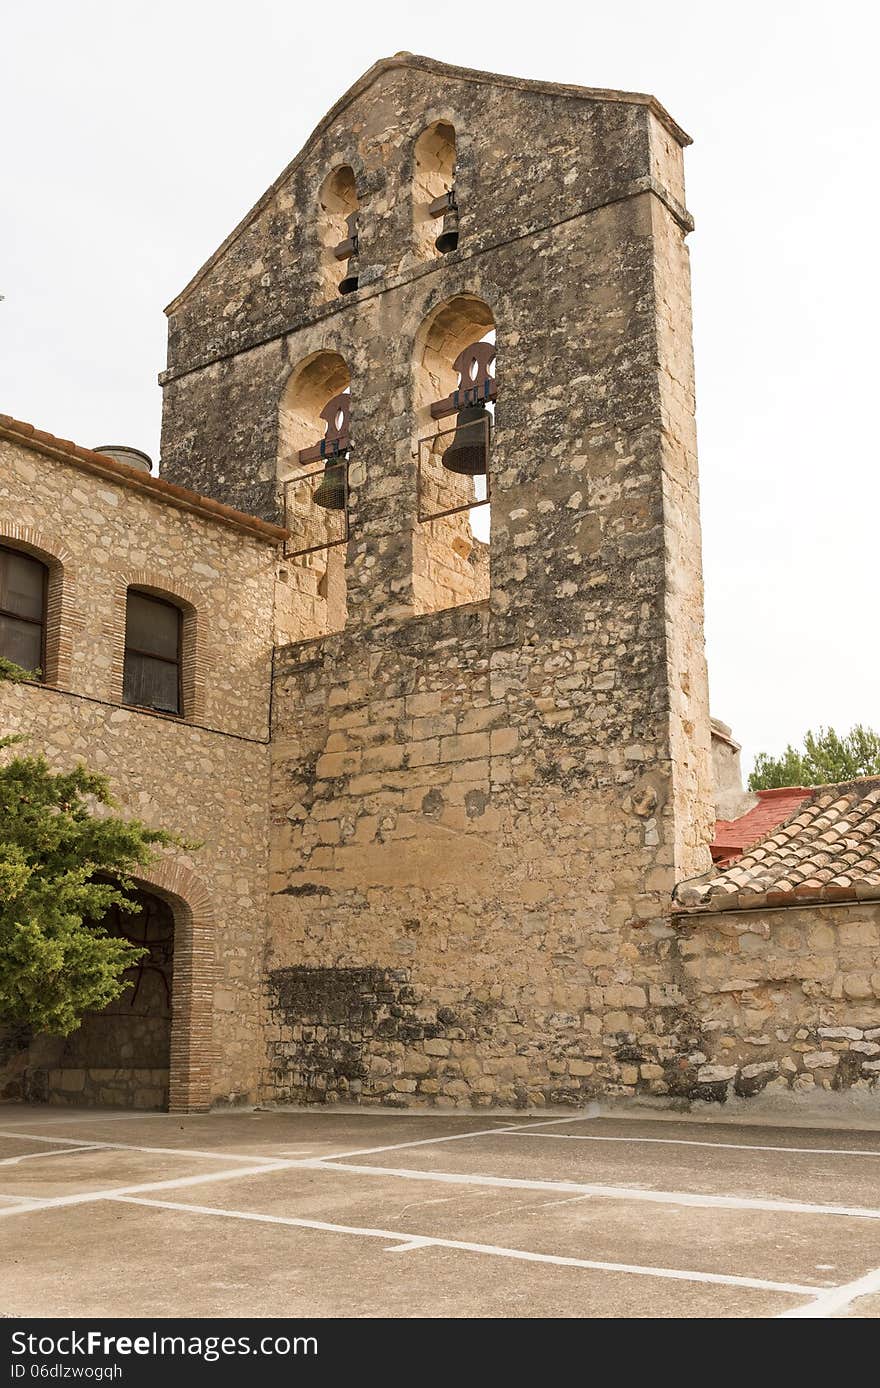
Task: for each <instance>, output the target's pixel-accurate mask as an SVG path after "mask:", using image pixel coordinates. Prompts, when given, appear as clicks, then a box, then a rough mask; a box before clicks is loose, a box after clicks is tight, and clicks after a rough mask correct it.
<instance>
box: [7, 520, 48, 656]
mask: <svg viewBox="0 0 880 1388" xmlns="http://www.w3.org/2000/svg"><path fill="white" fill-rule="evenodd" d="M46 578H47V569H46V566H45V564H41V563H40V561H39V559H34V558H32V557H31V555H29V554H22V553H21V551H20V550H16V549H6V548H5V547H0V656H4V657H5V658H6V659H7V660H12V661H14V662H15V664H16V665H20V666H21V667H22V669H24V670H30V671H37V670H42V669H43V664H44V647H45V629H46Z"/></svg>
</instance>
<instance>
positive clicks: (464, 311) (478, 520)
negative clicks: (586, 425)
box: [413, 294, 495, 612]
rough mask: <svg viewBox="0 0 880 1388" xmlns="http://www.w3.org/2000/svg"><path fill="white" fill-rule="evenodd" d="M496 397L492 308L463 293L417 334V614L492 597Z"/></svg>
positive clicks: (429, 320) (415, 571)
mask: <svg viewBox="0 0 880 1388" xmlns="http://www.w3.org/2000/svg"><path fill="white" fill-rule="evenodd" d="M494 398H495V322H494V317H493V314H492V310H491V309H490V308H489V306H488V304H486V303H485V302H484V300H482V299H479V298H477V297H476V296H474V295H468V294H461V295H457V296H456V297H455V298H454V299H451V300H449V301H447V302H446V303H445V304H441V305H440V306H439V307H437V308H436V309H434V311H433V312H432V313H431V314H429V315H428V317H427V318H426V319H425V321H424V322H423V324H422V326H421V328H420V329H419V331H418V333H417V335H416V341H415V352H414V360H413V403H414V420H415V427H416V438H415V441H414V452H415V454H416V458H417V468H418V526H417V531H416V536H415V542H414V554H413V589H414V595H415V602H416V607H417V610H418V611H422V612H433V611H439V610H441V609H442V608H446V607H458V606H461V605H462V604H464V603H469V602H479V601H482V600H484V599H486V598H488V596H489V535H490V506H489V504H488V495H489V491H488V488H489V472H490V468H491V440H492V431H493V425H494V418H493V416H494Z"/></svg>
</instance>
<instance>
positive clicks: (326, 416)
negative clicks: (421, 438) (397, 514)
mask: <svg viewBox="0 0 880 1388" xmlns="http://www.w3.org/2000/svg"><path fill="white" fill-rule="evenodd" d="M350 411H351V377H350V374H349V370H348V366H347V365H346V363H345V360H344V358H343V357H341V356H340V355H339V353H338V352H330V351H326V352H315V353H313V354H312V355H311V356H309V357H306V358H305V359H304V360H303V361H301V362H300V363H299V364H298V365H297V366H296V367H295V368H294V370H293V372H292V373H291V375H290V377H289V379H288V381H287V384H286V386H285V388H284V391H283V393H282V396H281V400H280V403H279V411H278V455H277V477H278V483H279V490H280V492H281V500H282V505H283V509H284V516H285V524H286V526H287V528H288V530H289V532H290V539H289V541H288V542H287V544H286V546H285V556H284V559H283V562H282V564H281V565H280V567H279V570H278V579H279V581H278V584H277V585H276V594H277V602H276V613H277V616H276V623H277V628H278V631H277V639H278V640H280V641H300V640H305V639H308V638H310V637H315V636H324V635H326V634H327V633H328V632H331V631H340V630H341V629H342V628H343V627H344V626H345V620H346V608H347V601H346V580H345V540H346V538H347V534H348V529H347V525H348V509H347V496H348V483H347V462H348V457H349V453H350V447H349V445H350Z"/></svg>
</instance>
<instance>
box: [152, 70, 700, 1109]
mask: <svg viewBox="0 0 880 1388" xmlns="http://www.w3.org/2000/svg"><path fill="white" fill-rule="evenodd" d="M402 112H406V113H408V114H407V115H405V116H402V115H401V113H402ZM440 127H442V129H441V128H440ZM444 131H445V132H447V133H446V134H445V135H444V134H443V132H444ZM425 132H431V139H432V150H433V157H434V159H435V162H436V163H438V164H442V159H441V158H440V156H439V155H438V154H437V150H438V148H440V147H441V146H443V144H444V141H445V147H446V149H447V153H448V159H447V166H446V167H447V179H448V181H449V182H451V183H453V184H454V190H455V197H456V201H457V205H458V210H459V216H460V232H459V241H458V247H457V249H456V250H454V251H453V252H452V253H450V254H446V255H439V254H437V253H436V252H435V251H434V249H433V244H432V242H431V241H430V240H426V238H425V237H424V236H423V235H422V230H421V229H422V224H423V222H424V215H425V206H424V202H423V201H421V199H424V198H425V197H426V192H425V175H424V173H423V171H422V165H420V149H421V148H423V144H422V142H423V139H424V135H425ZM687 143H688V137H687V136H686V135H684V133H683V132H682V131H681V130H680V128H679V127H678V126H677V125H676V124H675V122H674V121H673V120H672V119H671V118H670V117H669V116H668V115H667V113H666V112H665V111H664V110H663V109H662V107H660V106H659V105H658V104H657V103H656V102H655V101H654V100H653V99H652V98H648V97H640V96H628V95H625V94H621V93H615V92H591V91H586V90H583V89H578V88H563V87H555V86H545V85H542V84H538V83H532V82H521V81H514V80H512V79H501V78H493V77H489V76H487V75H485V74H480V73H473V72H467V71H463V70H459V69H453V68H447V67H445V66H443V65H441V64H437V63H433V62H430V61H429V60H426V59H420V58H413V57H412V56H411V55H398V57H396V58H394V59H390V60H387V61H385V62H383V63H380V64H378V65H377V67H376V68H374V69H372V70H371V72H369V73H368V74H367V75H366V76H365V77H364V78H363V79H362V80H361V81H360V82H359V83H358V84H357V85H356V86H355V87H354V88H353V89H352V90H351V91H350V92H349V93H348V94H347V95H346V96H345V97H344V98H343V99H342V101H341V102H340V103H338V105H337V106H336V107H335V108H334V109H333V110H332V111H331V112H330V114H329V115H328V116H327V118H326V119H325V120H324V121H323V122H322V124H321V125H320V126H319V128H318V130H317V131H316V132H315V135H314V136H313V137H312V139H311V140H310V141H309V142H308V144H307V145H306V147H305V149H304V151H303V152H302V154H301V155H300V156H299V157H298V158H297V159H296V160H295V161H294V162H293V164H292V165H291V166H290V168H289V169H287V170H286V171H285V173H284V174H283V175H282V176H281V178H280V179H279V180H278V181H277V183H276V184H275V185H273V187H272V188H271V189H270V190H269V192H268V193H267V194H266V196H265V197H264V198H263V199H261V201H260V202H259V203H258V204H257V206H256V208H255V209H254V210H253V212H252V213H251V214H249V216H248V217H247V218H246V219H245V221H244V222H243V223H242V225H241V226H240V227H239V228H238V229H237V230H236V232H234V233H233V235H232V236H231V237H230V238H229V239H228V240H227V241H226V242H225V243H224V246H223V247H221V248H220V250H219V251H218V253H217V254H216V255H215V256H214V257H213V258H212V259H211V260H210V261H209V262H208V264H207V265H206V266H205V267H204V269H203V270H202V271H200V272H199V274H198V275H197V276H196V278H195V280H194V281H193V282H192V283H191V284H190V286H189V287H188V288H187V289H186V290H185V291H184V293H183V294H182V295H181V296H180V297H179V298H178V299H177V300H175V302H174V303H173V304H172V305H171V307H170V309H169V320H170V338H169V340H170V350H169V365H168V370H167V371H166V372H165V374H164V376H163V385H164V400H165V404H164V417H163V450H162V452H163V468H164V470H165V475H166V476H168V477H171V478H172V479H173V480H175V481H179V482H183V483H185V484H186V485H187V486H192V487H196V488H198V489H199V490H200V491H203V492H206V493H208V494H210V495H214V496H217V497H220V498H222V499H223V500H225V501H228V502H233V503H235V504H238V505H242V506H246V507H248V508H249V509H252V510H254V511H256V512H258V513H260V514H263V515H265V516H267V517H271V518H277V517H278V516H279V514H280V512H279V509H278V508H279V506H280V499H281V492H280V488H279V479H280V478H288V477H289V476H290V475H291V470H292V467H293V471H294V473H295V455H294V459H293V461H292V459H291V455H290V441H291V439H293V442H294V443H296V444H297V445H300V446H301V445H302V443H305V442H307V441H308V437H307V431H306V432H302V431H301V432H300V433H299V434H297V433H296V428H295V424H296V420H297V419H300V420H302V419H303V418H306V419H307V417H308V414H309V395H310V391H311V390H312V389H313V386H314V385H315V383H316V382H318V381H319V380H323V382H324V391H323V399H322V400H321V403H323V401H324V400H326V398H327V397H328V395H330V394H332V392H333V391H334V390H338V389H341V388H343V386H344V385H346V384H347V385H348V387H349V389H350V397H351V437H352V440H353V444H354V447H353V450H352V455H351V463H350V469H349V479H350V488H351V490H350V497H349V501H350V515H349V523H350V534H349V539H348V544H347V547H346V548H345V552H344V556H340V559H339V567H340V569H341V570H342V572H341V573H340V574H339V575H338V579H337V581H339V582H342V583H344V586H345V599H344V612H345V617H344V622H343V621H342V620H340V616H339V612H340V611H341V610H342V604H340V605H339V609H338V611H337V615H336V618H335V620H333V619H332V617H331V614H330V613H329V611H328V608H329V604H325V606H324V608H323V610H321V609H320V608H319V607H318V606H316V604H315V602H314V601H313V599H312V595H311V593H309V592H308V580H309V576H310V572H311V567H312V563H313V560H312V556H306V557H304V558H301V559H299V560H297V559H296V558H294V559H293V560H292V561H291V563H290V566H289V586H290V587H291V589H292V590H293V591H294V592H296V593H303V594H304V595H305V602H304V606H305V611H304V616H303V622H302V636H303V638H304V639H303V640H300V641H298V642H294V643H292V644H290V645H287V646H284V647H282V648H280V649H279V650H278V652H277V654H276V663H275V687H274V697H273V707H274V725H273V741H272V750H271V757H272V787H271V806H272V822H273V829H272V849H271V868H272V874H271V895H270V902H271V905H270V920H269V950H270V952H269V962H268V968H267V971H266V975H265V1006H266V1009H267V1020H268V1026H269V1032H268V1035H269V1052H268V1060H267V1070H266V1074H265V1080H264V1084H265V1090H266V1092H267V1093H270V1094H273V1095H275V1096H277V1097H282V1098H295V1099H302V1098H312V1097H322V1096H324V1095H335V1096H337V1097H348V1096H350V1095H352V1094H354V1095H357V1094H361V1095H368V1096H369V1097H371V1098H378V1097H382V1098H383V1099H384V1101H386V1102H394V1103H400V1104H404V1103H409V1102H425V1101H428V1102H445V1103H463V1104H471V1103H473V1104H488V1103H521V1102H536V1103H542V1102H548V1101H552V1100H557V1099H564V1100H565V1101H569V1102H572V1101H577V1100H578V1099H579V1098H581V1097H582V1096H583V1095H585V1094H587V1093H590V1092H593V1091H594V1090H595V1089H596V1088H599V1089H608V1090H611V1091H617V1090H620V1089H625V1088H627V1087H629V1070H630V1069H631V1068H632V1067H631V1066H630V1065H629V1063H628V1062H627V1061H626V1059H625V1055H626V1053H627V1048H628V1046H629V1045H630V1040H626V1041H622V1040H621V1038H622V1037H625V1038H631V1037H632V1036H636V1035H638V1036H641V1035H642V1034H643V1033H650V1034H652V1035H653V1034H656V1033H657V1032H658V1031H660V1032H662V1033H663V1034H666V1033H668V1031H669V1030H670V1028H672V1029H674V1028H675V1027H676V1026H678V1025H679V1013H678V1005H677V999H678V992H677V989H676V987H675V985H674V980H673V977H672V972H671V970H670V965H669V958H668V955H669V948H670V934H671V932H670V927H669V921H668V902H669V897H670V893H671V891H672V888H673V886H674V883H675V882H676V880H678V879H679V878H681V877H682V876H688V875H691V874H692V873H694V872H696V871H698V870H700V869H702V868H704V867H706V866H707V865H708V848H707V845H708V841H709V837H710V823H711V787H710V771H709V718H708V696H707V682H706V668H705V660H704V655H703V645H702V584H701V569H700V535H699V515H698V499H697V475H696V448H695V435H694V417H693V412H694V400H693V364H692V356H691V333H690V301H689V278H688V261H687V250H686V246H685V235H686V233H687V231H688V230H689V229H690V226H691V222H690V218H689V216H688V213H687V212H686V210H685V207H684V190H683V173H682V151H683V147H684V145H686V144H687ZM341 168H345V169H347V170H349V171H351V172H352V173H353V178H352V179H349V178H348V176H347V175H346V176H345V177H343V176H342V175H341V174H339V172H338V171H339V170H340V169H341ZM436 176H437V178H441V176H442V169H441V170H440V172H438V173H437V174H436ZM328 178H330V179H331V181H332V180H335V182H333V186H334V187H336V188H342V187H345V186H348V187H350V188H353V190H354V192H353V193H352V194H350V197H351V198H352V199H354V200H356V205H357V209H358V211H357V216H358V236H359V253H358V266H359V287H358V289H357V290H356V292H354V293H351V294H349V295H347V296H345V297H340V296H339V295H338V294H337V293H336V292H335V287H334V284H333V281H332V277H331V278H330V279H328V277H327V274H326V269H327V266H326V259H325V256H324V251H325V242H326V237H325V235H324V231H323V223H322V219H323V217H324V204H325V201H326V200H327V197H326V191H325V190H326V188H327V181H328ZM438 186H440V185H439V184H437V183H435V187H438ZM352 205H354V203H352ZM436 230H438V231H439V225H437V227H436ZM493 330H494V333H495V346H496V351H497V375H496V382H497V404H496V409H495V417H494V428H493V437H492V444H491V461H490V474H491V535H490V540H489V553H488V584H487V583H486V580H485V578H482V575H481V583H478V582H477V581H476V579H474V580H472V582H471V583H470V585H469V584H468V583H467V582H466V581H464V579H465V577H466V570H465V569H464V566H465V565H467V564H468V563H469V562H472V561H470V556H469V553H465V554H459V550H461V549H464V550H466V551H467V550H469V549H470V546H469V545H468V544H467V539H468V537H467V535H466V534H465V533H464V532H463V531H462V528H461V525H460V522H458V523H457V528H456V529H454V530H453V527H452V526H449V527H447V529H446V530H445V532H444V528H443V526H442V525H440V524H437V523H434V524H433V526H426V525H425V524H424V523H423V522H422V521H421V520H420V517H419V485H420V480H421V479H420V476H419V469H420V466H421V455H420V447H419V441H420V440H421V439H422V438H423V437H424V436H429V435H431V434H432V433H433V432H434V430H436V428H437V425H436V424H435V423H434V421H433V420H432V416H431V413H430V408H429V407H430V404H431V403H432V402H433V401H436V400H437V399H438V398H440V397H444V396H446V395H447V393H448V392H449V391H451V390H454V389H455V386H456V383H457V377H456V374H455V373H454V371H453V369H452V363H453V362H454V361H455V359H456V357H457V355H458V353H459V351H461V350H462V349H463V348H465V347H466V346H467V344H469V343H471V342H473V341H477V340H480V339H485V338H486V336H487V335H488V334H490V333H491V332H492V331H493ZM322 362H324V363H326V364H325V365H322ZM300 383H302V385H300ZM319 398H320V394H319ZM279 402H280V404H279ZM279 408H281V411H282V420H281V424H279ZM316 414H317V412H316V411H315V410H314V408H312V413H311V418H312V421H313V427H314V420H315V419H316ZM218 459H222V460H223V462H222V463H219V462H218ZM227 459H229V460H230V461H229V462H227V461H226V460H227ZM232 459H235V463H234V465H233V463H232V461H231V460H232ZM462 539H464V540H465V545H464V546H462V545H460V544H459V545H458V548H456V542H460V541H461V540H462ZM444 544H445V545H446V548H447V551H448V553H449V554H450V555H451V556H455V555H456V554H459V558H460V560H461V566H460V567H461V570H462V572H461V573H460V576H459V582H458V584H457V585H454V584H451V583H448V582H447V583H439V582H436V581H434V576H435V575H436V574H437V572H438V569H439V558H438V555H439V551H440V550H441V549H442V547H443V545H444ZM330 553H331V554H332V551H330ZM453 562H454V561H453ZM473 572H474V574H475V575H476V573H477V572H478V566H477V565H476V564H473ZM324 577H325V575H324V573H323V572H322V574H321V580H324ZM319 586H320V584H319ZM316 617H317V620H316ZM322 623H323V624H322ZM334 627H336V628H337V629H335V630H334ZM621 1053H622V1054H623V1056H624V1058H623V1059H622V1058H621Z"/></svg>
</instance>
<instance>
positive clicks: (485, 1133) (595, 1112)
mask: <svg viewBox="0 0 880 1388" xmlns="http://www.w3.org/2000/svg"><path fill="white" fill-rule="evenodd" d="M598 1117H599V1106H598V1104H593V1105H591V1106H590V1109H589V1111H587V1112H586V1113H584V1114H583V1115H580V1114H579V1115H578V1116H577V1117H576V1118H572V1117H571V1116H570V1115H569V1116H567V1117H562V1118H548V1119H545V1120H544V1121H543V1122H539V1123H514V1124H511V1125H510V1126H509V1127H498V1128H475V1129H472V1130H471V1131H470V1132H467V1133H450V1134H449V1136H448V1137H421V1138H418V1139H417V1140H416V1141H414V1142H393V1143H391V1144H390V1145H388V1146H387V1147H360V1148H358V1149H357V1150H356V1151H354V1152H332V1153H331V1154H330V1155H329V1156H326V1157H321V1158H320V1160H321V1161H339V1160H341V1159H342V1158H346V1159H347V1158H348V1157H372V1156H377V1155H378V1154H379V1153H380V1152H399V1151H402V1149H403V1148H404V1147H433V1146H434V1145H435V1143H438V1142H463V1141H464V1140H465V1139H466V1138H472V1137H494V1136H495V1135H496V1134H497V1133H514V1132H519V1131H521V1130H525V1129H531V1128H552V1127H554V1125H555V1124H557V1123H589V1122H591V1121H592V1120H593V1119H594V1118H598ZM0 1135H2V1134H0Z"/></svg>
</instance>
